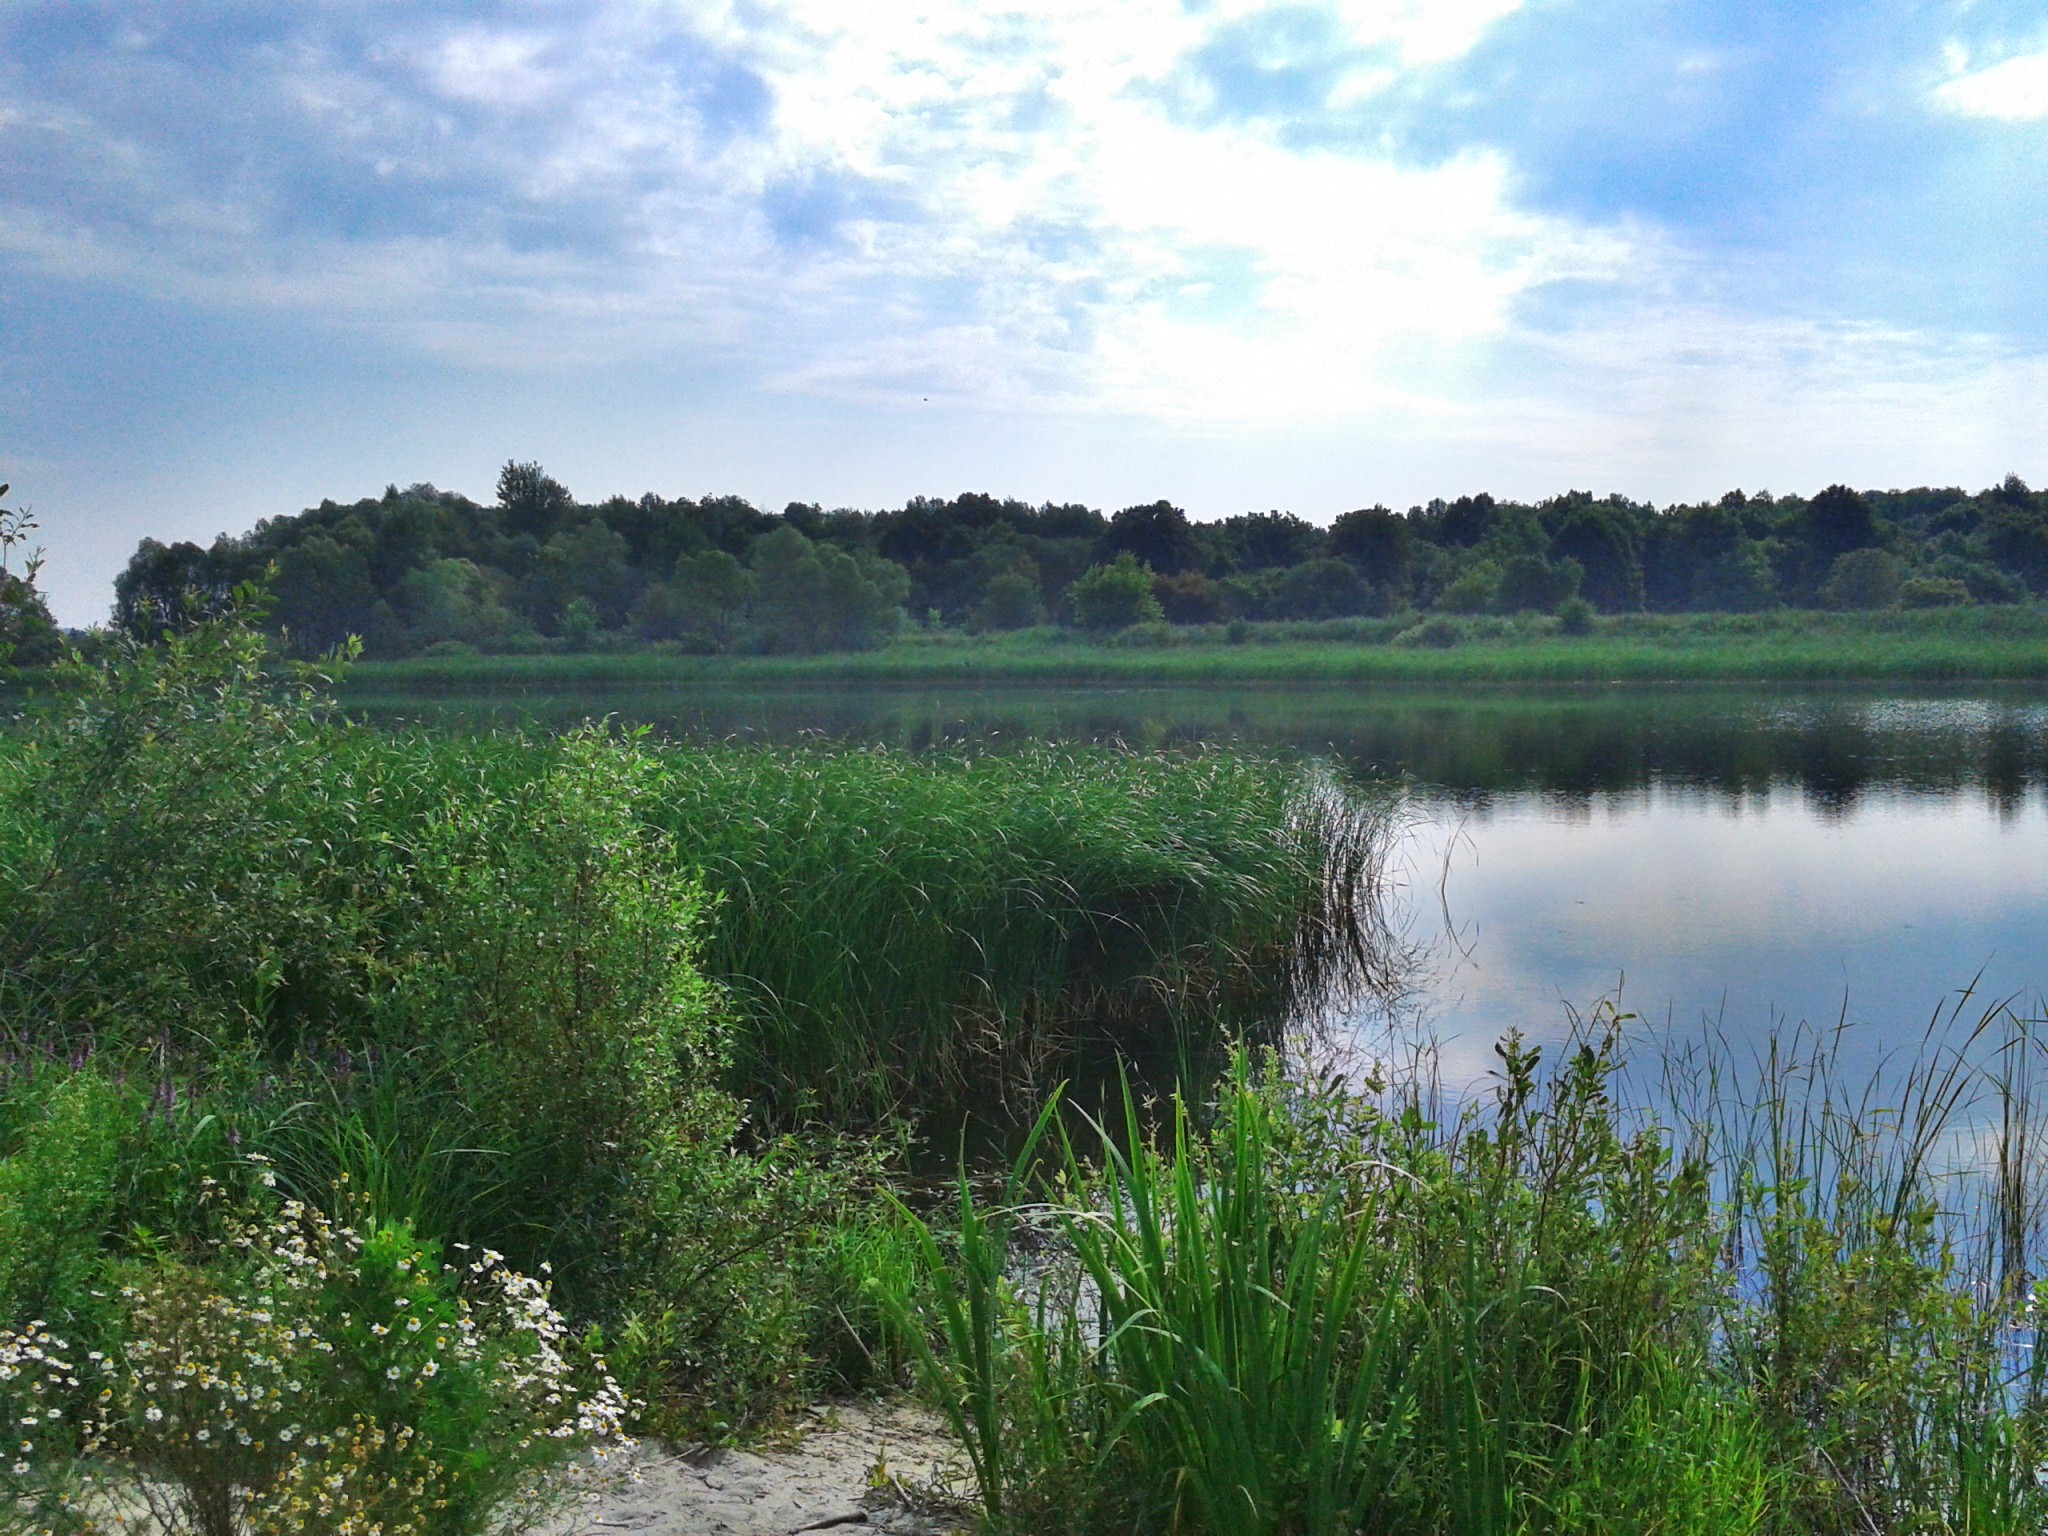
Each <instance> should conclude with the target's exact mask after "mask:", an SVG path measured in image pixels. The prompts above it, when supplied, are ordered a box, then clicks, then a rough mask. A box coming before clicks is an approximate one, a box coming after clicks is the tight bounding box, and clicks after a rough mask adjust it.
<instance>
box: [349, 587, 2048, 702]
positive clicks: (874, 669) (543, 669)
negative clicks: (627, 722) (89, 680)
mask: <svg viewBox="0 0 2048 1536" xmlns="http://www.w3.org/2000/svg"><path fill="white" fill-rule="evenodd" d="M2040 678H2048V611H2044V610H2043V609H2042V608H2041V606H2040V605H2038V604H2032V605H2016V606H2011V607H2000V608H1967V609H1962V608H1959V609H1938V610H1929V611H1918V612H1887V613H1809V612H1789V611H1787V612H1775V613H1764V614H1687V615H1652V614H1638V615H1627V616H1621V617H1615V618H1603V619H1598V620H1595V621H1594V625H1593V628H1592V630H1591V632H1590V633H1587V634H1583V635H1567V634H1564V633H1561V632H1560V631H1559V628H1558V625H1557V622H1556V621H1555V620H1552V619H1546V618H1540V617H1536V616H1524V617H1522V618H1519V619H1484V618H1482V619H1453V618H1437V619H1430V620H1423V621H1418V620H1416V619H1414V618H1405V619H1383V620H1373V619H1359V620H1340V621H1332V622H1329V623H1325V624H1255V625H1251V626H1248V627H1247V628H1246V629H1245V630H1244V631H1242V634H1241V637H1240V638H1236V639H1233V636H1232V633H1231V632H1230V631H1229V630H1227V629H1225V628H1223V627H1220V626H1210V627H1193V628H1166V627H1158V628H1141V629H1139V630H1134V631H1130V632H1127V633H1126V634H1124V635H1121V636H1116V637H1111V638H1109V639H1106V640H1105V639H1091V638H1088V637H1085V636H1081V635H1077V634H1074V633H1071V632H1068V631H1059V630H1033V631H1027V632H1024V633H1022V634H1018V635H1011V636H991V637H973V636H964V635H937V636H917V637H913V638H911V639H908V640H905V641H901V642H898V643H897V644H894V645H891V646H888V647H885V648H883V649H880V650H875V651H865V652H854V653H846V654H837V655H825V656H768V657H725V656H714V657H700V656H688V655H682V654H677V653H671V652H662V651H657V650H631V651H620V652H615V653H605V654H586V655H548V656H441V657H432V658H422V659H419V660H411V661H399V662H379V663H371V664H368V665H366V666H364V667H362V668H361V669H360V670H359V671H358V673H357V674H356V675H355V677H354V679H353V680H352V682H351V684H350V688H351V692H352V693H355V694H358V695H361V696H365V697H369V696H376V695H389V694H401V695H402V694H406V693H413V694H420V695H428V694H431V693H432V692H433V691H435V690H442V689H446V690H462V689H476V688H483V687H491V686H507V687H564V686H574V685H575V684H577V683H608V684H645V685H650V686H651V685H660V684H668V683H693V682H707V683H708V682H718V683H730V684H739V685H755V686H760V685H771V684H776V683H821V682H903V683H911V682H990V683H1000V682H1039V683H1089V682H1156V683H1191V682H1205V681H1227V682H1244V683H1256V682H1289V681H1320V682H1347V683H1365V684H1370V683H1401V682H1424V683H1501V682H1560V683H1562V682H1572V683H1598V682H1792V681H1814V682H1819V681H1897V682H1905V681H1922V682H1935V681H1955V680H1982V681H1991V680H2015V681H2019V680H2031V679H2040Z"/></svg>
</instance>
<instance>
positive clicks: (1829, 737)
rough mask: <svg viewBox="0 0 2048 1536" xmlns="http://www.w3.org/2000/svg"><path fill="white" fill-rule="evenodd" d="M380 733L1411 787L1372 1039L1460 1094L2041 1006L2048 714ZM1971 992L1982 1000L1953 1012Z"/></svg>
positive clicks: (474, 715) (990, 716)
mask: <svg viewBox="0 0 2048 1536" xmlns="http://www.w3.org/2000/svg"><path fill="white" fill-rule="evenodd" d="M356 703H357V705H358V706H359V707H361V708H363V709H364V710H366V711H367V712H368V713H370V714H372V715H373V716H376V717H380V718H389V717H394V716H397V717H411V718H425V719H436V720H443V721H446V720H450V719H458V720H465V721H469V722H472V723H475V722H481V721H486V720H497V721H501V722H505V723H511V722H515V721H517V722H525V723H533V724H540V725H548V726H555V725H565V724H571V723H575V722H576V721H580V720H582V719H584V718H586V717H588V716H592V715H599V716H602V715H611V716H615V717H617V718H619V719H620V720H623V721H626V722H630V723H636V724H639V723H644V724H649V725H653V726H655V727H656V728H658V729H660V730H663V731H666V732H673V733H677V734H683V735H692V736H710V737H729V736H740V737H748V738H754V739H760V740H769V741H782V740H792V739H800V738H804V737H807V736H809V737H824V738H833V739H849V740H861V741H877V742H886V743H890V744H894V745H898V746H903V747H908V748H911V749H930V748H934V747H939V746H945V745H954V744H962V743H969V742H977V743H987V744H992V745H1000V743H1001V742H1003V741H1004V740H1006V739H1017V738H1025V737H1033V738H1052V739H1069V740H1072V739H1088V740H1102V739H1120V740H1123V741H1126V742H1129V743H1130V744H1132V745H1133V746H1138V747H1150V746H1159V745H1168V744H1177V743H1192V742H1204V741H1241V742H1251V743H1255V744H1259V745H1264V746H1277V747H1284V748H1287V749H1289V750H1293V751H1300V752H1306V753H1312V754H1316V755H1319V756H1323V757H1327V758H1328V759H1329V760H1330V761H1332V762H1333V763H1334V764H1335V765H1336V766H1337V768H1338V769H1339V771H1340V772H1341V773H1343V774H1344V775H1346V776H1348V777H1350V778H1351V779H1353V780H1356V781H1358V782H1360V783H1362V784H1380V783H1386V782H1389V781H1391V782H1395V783H1398V784H1400V785H1402V786H1403V787H1404V789H1403V792H1404V794H1405V796H1406V800H1407V805H1408V807H1409V811H1410V824H1409V828H1408V831H1407V833H1406V834H1405V836H1404V838H1403V841H1402V847H1401V857H1400V862H1399V871H1398V873H1399V878H1400V889H1399V892H1398V895H1397V905H1398V918H1399V922H1400V926H1401V930H1402V932H1403V933H1404V935H1405V937H1406V940H1407V942H1408V943H1409V945H1410V946H1411V947H1412V949H1413V951H1414V954H1415V957H1416V964H1415V966H1414V968H1413V974H1414V984H1413V988H1412V991H1411V993H1410V995H1409V996H1407V997H1406V998H1404V999H1402V1000H1401V1001H1400V1004H1399V1006H1398V1007H1397V1008H1396V1009H1395V1010H1393V1015H1392V1017H1391V1018H1389V1017H1388V1016H1387V1014H1386V1012H1385V1011H1384V1010H1382V1009H1379V1008H1374V1009H1360V1010H1357V1011H1356V1012H1355V1014H1354V1015H1353V1016H1351V1017H1348V1018H1346V1019H1345V1020H1343V1021H1340V1022H1341V1026H1342V1028H1344V1029H1346V1030H1351V1031H1354V1032H1355V1033H1356V1034H1357V1035H1358V1036H1359V1038H1361V1039H1365V1040H1370V1041H1377V1040H1379V1039H1380V1038H1381V1037H1382V1036H1383V1034H1384V1032H1385V1031H1386V1030H1387V1029H1388V1028H1389V1027H1391V1028H1393V1029H1394V1030H1395V1031H1396V1033H1397V1036H1398V1037H1400V1038H1409V1037H1415V1036H1426V1037H1428V1038H1430V1039H1431V1040H1433V1041H1434V1042H1435V1043H1436V1044H1437V1046H1438V1049H1439V1051H1440V1053H1441V1057H1440V1059H1441V1064H1442V1070H1443V1073H1444V1077H1445V1081H1446V1084H1447V1086H1456V1085H1459V1084H1467V1083H1472V1082H1474V1081H1477V1080H1478V1079H1480V1078H1481V1077H1483V1075H1484V1073H1485V1072H1486V1070H1487V1068H1488V1067H1489V1066H1490V1064H1491V1060H1492V1057H1491V1045H1492V1042H1493V1040H1494V1039H1495V1038H1496V1037H1497V1036H1498V1035H1499V1034H1500V1033H1501V1032H1502V1031H1503V1030H1504V1029H1506V1028H1508V1027H1511V1026H1512V1027H1519V1028H1521V1029H1522V1030H1523V1031H1524V1032H1525V1033H1526V1034H1528V1035H1529V1036H1531V1037H1532V1038H1535V1039H1538V1040H1554V1039H1557V1038H1560V1037H1561V1036H1562V1035H1563V1034H1564V1033H1565V1032H1566V1030H1567V1029H1568V1027H1569V1020H1570V1018H1571V1014H1572V1011H1573V1010H1577V1011H1579V1012H1581V1013H1585V1012H1589V1011H1590V1010H1591V1009H1593V1008H1594V1007H1595V1005H1597V1004H1599V1003H1601V1002H1602V1001H1603V1000H1605V1001H1608V1002H1610V1003H1613V1004H1615V1005H1616V1006H1619V1007H1620V1008H1622V1009H1625V1010H1627V1011H1630V1012H1633V1013H1635V1014H1637V1015H1639V1016H1640V1017H1641V1018H1642V1019H1643V1020H1644V1021H1646V1026H1654V1027H1655V1028H1657V1029H1659V1030H1668V1031H1670V1032H1671V1033H1672V1034H1673V1035H1675V1036H1677V1037H1679V1038H1681V1039H1683V1038H1688V1037H1697V1036H1698V1035H1699V1033H1700V1032H1701V1031H1702V1030H1703V1029H1714V1030H1718V1031H1719V1032H1720V1033H1721V1034H1722V1035H1724V1036H1725V1037H1726V1038H1727V1039H1729V1040H1730V1041H1731V1042H1733V1043H1735V1044H1736V1045H1737V1047H1738V1049H1743V1048H1748V1047H1754V1046H1756V1045H1757V1044H1758V1042H1761V1041H1762V1040H1764V1039H1765V1038H1766V1037H1767V1036H1768V1035H1769V1033H1770V1032H1771V1031H1772V1030H1773V1029H1777V1030H1780V1031H1782V1030H1785V1029H1788V1028H1789V1027H1791V1026H1793V1025H1796V1024H1798V1023H1800V1022H1806V1023H1809V1024H1814V1025H1820V1026H1829V1025H1833V1024H1834V1023H1836V1022H1838V1021H1845V1020H1846V1021H1848V1022H1850V1023H1852V1024H1855V1025H1857V1026H1859V1027H1858V1028H1857V1029H1856V1030H1854V1031H1853V1032H1852V1036H1851V1041H1852V1043H1851V1045H1850V1047H1849V1050H1850V1052H1851V1054H1852V1055H1853V1056H1854V1057H1855V1058H1857V1059H1859V1060H1862V1061H1865V1062H1875V1061H1876V1060H1878V1059H1879V1058H1880V1057H1881V1056H1882V1055H1883V1054H1884V1053H1886V1052H1888V1051H1892V1050H1896V1049H1904V1048H1907V1047H1910V1046H1913V1045H1915V1044H1917V1042H1918V1041H1919V1040H1920V1039H1921V1037H1922V1035H1923V1034H1924V1032H1925V1031H1926V1030H1927V1028H1928V1026H1929V1024H1930V1021H1932V1020H1934V1019H1935V1018H1937V1017H1938V1016H1941V1015H1943V1014H1944V1013H1945V1012H1947V1011H1951V1010H1956V1009H1957V1008H1958V1007H1960V1008H1961V1011H1962V1014H1963V1016H1965V1017H1967V1018H1974V1017H1975V1016H1976V1015H1977V1014H1978V1013H1980V1012H1981V1011H1982V1007H1983V1006H1986V1005H1989V1004H1991V1003H1994V1002H2001V1001H2008V1000H2009V1001H2010V1002H2012V1004H2013V1005H2014V1006H2015V1007H2016V1008H2017V1009H2019V1010H2020V1011H2022V1012H2024V1013H2028V1014H2036V1015H2038V1014H2039V1013H2040V1012H2041V1007H2042V1004H2041V999H2042V994H2043V992H2044V990H2048V690H2043V689H2040V688H1994V687H1983V686H1978V687H1971V688H1963V689H1956V690H1948V691H1942V690H1915V691H1911V692H1900V691H1897V690H1884V691H1872V690H1869V689H1853V690H1852V689H1797V690H1794V689H1776V690H1756V689H1753V688H1714V687H1699V686H1692V687H1662V688H1651V687H1626V688H1623V687H1612V688H1575V689H1553V688H1540V687H1525V688H1516V689H1501V690H1460V691H1458V692H1455V693H1449V692H1445V691H1442V690H1428V689H1399V688H1357V687H1324V686H1304V687H1294V688H1274V687H1261V688H1244V687H1232V688H1219V689H1214V690H1206V689H1197V688H1178V687H1175V688H1077V687H1062V688H1044V687H1000V688H942V687H932V686H915V687H889V688H875V687H865V686H863V687H848V686H840V687H831V688H792V689H778V690H773V691H767V690H749V691H745V692H742V691H738V690H730V689H721V688H715V687H706V686H702V685H690V686H688V687H686V688H680V689H675V690H658V689H648V688H645V687H635V688H630V689H618V690H606V689H589V690H582V691H576V692H573V693H572V692H563V691H560V690H546V691H536V692H532V693H523V694H522V693H515V692H510V691H502V690H501V691H495V692H493V693H492V694H491V695H489V697H487V698H477V697H461V696H442V697H429V696H422V695H417V694H415V695H411V696H407V697H404V698H397V697H371V696H367V695H365V696H359V697H358V699H357V700H356ZM1972 988H1974V993H1973V995H1972V997H1971V998H1970V999H1969V1000H1968V1001H1964V999H1963V994H1964V993H1965V991H1966V990H1967V989H1972Z"/></svg>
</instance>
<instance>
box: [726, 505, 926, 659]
mask: <svg viewBox="0 0 2048 1536" xmlns="http://www.w3.org/2000/svg"><path fill="white" fill-rule="evenodd" d="M748 563H749V564H750V565H751V566H752V568H753V576H754V623H755V630H756V635H757V638H758V640H759V642H760V644H761V646H762V648H763V649H764V650H769V651H796V652H813V651H832V650H868V649H871V648H872V647H874V646H877V645H879V644H881V643H882V642H883V641H884V640H887V639H889V638H890V637H891V636H893V635H894V634H895V633H896V631H897V630H898V629H899V628H901V627H902V624H903V602H904V599H905V598H907V597H908V596H909V595H910V581H909V578H908V577H907V576H906V575H905V574H904V572H903V569H902V567H901V566H898V565H895V564H892V563H891V562H889V561H887V560H882V559H880V558H878V557H876V556H873V555H869V554H867V553H866V552H865V551H863V552H862V553H861V554H859V555H850V554H848V553H846V551H844V550H841V549H835V548H834V547H832V546H831V545H829V544H814V543H812V542H811V541H810V540H809V539H807V538H805V537H804V536H803V534H802V533H800V532H799V531H798V530H797V529H796V528H795V527H793V526H791V525H790V524H787V523H785V524H784V525H783V526H782V527H780V528H777V529H775V530H774V531H773V532H771V533H768V534H765V535H763V536H762V537H761V538H759V539H757V540H756V541H755V543H754V547H753V549H752V550H751V551H750V552H749V555H748Z"/></svg>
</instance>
